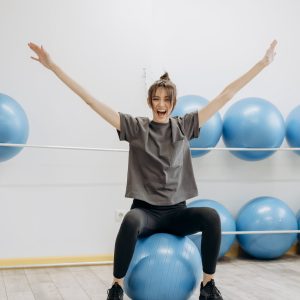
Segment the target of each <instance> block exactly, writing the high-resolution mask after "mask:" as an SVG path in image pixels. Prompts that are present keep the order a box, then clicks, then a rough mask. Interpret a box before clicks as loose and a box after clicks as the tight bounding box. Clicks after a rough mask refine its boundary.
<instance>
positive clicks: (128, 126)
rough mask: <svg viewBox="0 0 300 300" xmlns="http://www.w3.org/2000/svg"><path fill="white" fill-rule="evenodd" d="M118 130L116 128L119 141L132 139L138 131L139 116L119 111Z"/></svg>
mask: <svg viewBox="0 0 300 300" xmlns="http://www.w3.org/2000/svg"><path fill="white" fill-rule="evenodd" d="M119 115H120V130H117V132H118V135H119V139H120V141H127V142H130V141H132V140H133V139H134V138H135V137H136V136H137V135H138V134H139V131H140V122H139V118H134V117H132V116H131V115H128V114H123V113H120V112H119Z"/></svg>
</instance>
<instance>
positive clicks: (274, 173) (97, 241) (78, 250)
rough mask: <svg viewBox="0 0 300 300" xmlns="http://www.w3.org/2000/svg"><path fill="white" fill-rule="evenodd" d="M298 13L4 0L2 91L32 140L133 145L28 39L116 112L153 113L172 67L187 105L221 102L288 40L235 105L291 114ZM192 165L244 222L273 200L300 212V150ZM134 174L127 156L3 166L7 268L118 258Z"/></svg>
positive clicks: (88, 155)
mask: <svg viewBox="0 0 300 300" xmlns="http://www.w3.org/2000/svg"><path fill="white" fill-rule="evenodd" d="M299 13H300V3H299V1H297V0H287V1H286V0H273V1H272V0H255V1H253V0H252V1H250V0H249V1H248V0H247V1H246V0H243V1H240V0H227V1H221V0H218V1H217V0H210V1H208V0H207V1H204V0H202V1H200V0H186V1H178V0H177V1H174V0H173V1H171V0H164V1H161V0H160V1H158V0H152V1H150V0H148V1H139V0H129V1H122V0H113V1H112V0H107V1H104V0H101V1H99V0H85V1H84V0H75V1H67V0H61V1H59V0H52V1H47V0H45V1H38V0H27V1H18V0H0V36H1V47H0V53H1V55H0V66H1V68H0V70H1V71H0V92H1V93H5V94H8V95H10V96H11V97H13V98H14V99H16V100H17V101H18V102H19V103H20V104H21V105H22V106H23V107H24V109H25V110H26V112H27V115H28V118H29V122H30V137H29V140H28V143H29V144H47V145H72V146H87V147H88V146H91V147H105V148H127V145H126V143H120V142H119V141H118V138H117V134H116V132H115V131H114V129H113V128H111V127H110V126H109V125H108V124H106V123H105V122H104V121H103V120H101V119H100V118H99V117H98V116H97V115H96V114H95V113H94V112H93V111H91V110H90V109H89V108H88V107H87V106H86V105H85V104H84V103H82V101H81V100H80V99H78V97H77V96H76V95H74V94H73V93H72V92H70V91H69V90H68V89H67V88H65V87H64V86H63V84H61V83H60V82H59V81H58V80H57V79H56V78H55V76H53V74H51V72H49V71H48V70H46V69H44V68H42V67H41V66H40V65H39V64H38V63H36V62H34V61H31V60H30V59H29V57H30V55H31V52H30V51H29V49H28V48H27V42H29V41H34V42H37V43H41V44H43V45H44V46H45V48H46V49H47V50H48V51H49V52H50V53H51V55H52V57H53V58H54V59H55V60H56V62H57V63H58V64H60V65H61V66H62V67H63V68H64V69H65V70H66V71H67V72H68V73H69V74H71V75H72V76H73V77H74V78H75V79H76V80H78V81H79V82H80V83H81V84H82V85H83V86H85V87H86V88H87V89H88V90H89V91H91V92H92V93H93V94H94V95H95V96H96V97H98V98H99V99H101V100H102V99H103V101H105V102H106V103H107V104H109V105H111V106H112V107H113V108H114V109H116V110H118V111H122V112H126V113H131V114H133V115H146V116H150V111H149V109H148V107H147V105H146V86H147V85H148V84H149V83H151V82H152V80H156V79H157V78H158V77H159V75H160V74H161V73H162V72H163V71H164V70H168V71H169V73H170V75H171V76H172V79H173V80H174V81H175V82H176V84H177V87H178V90H179V95H185V94H198V95H201V96H203V97H206V98H208V99H212V98H213V97H214V96H215V95H217V93H218V92H220V91H221V90H222V88H223V87H225V85H227V84H228V83H229V82H230V81H231V80H233V79H235V78H236V77H238V76H239V75H241V74H242V73H243V72H245V71H246V70H247V69H248V68H250V67H251V66H252V65H253V64H254V63H255V62H256V61H257V60H258V59H260V58H261V57H262V56H263V54H264V52H265V50H266V48H267V47H268V45H269V43H270V42H271V41H272V39H273V38H277V39H278V41H279V45H278V55H277V57H276V60H275V62H274V63H273V64H272V65H271V66H269V67H268V68H267V69H266V70H264V71H263V73H262V74H260V75H259V76H258V77H257V78H256V79H255V80H254V81H253V82H252V83H250V84H249V85H248V86H247V87H245V88H244V89H243V91H241V92H240V93H239V94H238V95H237V96H236V97H235V98H234V99H233V100H232V103H234V102H235V101H237V100H238V99H241V98H243V97H248V96H259V97H263V98H265V99H268V100H270V101H271V102H273V103H274V104H275V105H276V106H277V107H278V109H279V110H280V111H281V112H282V114H283V116H284V117H286V115H287V114H288V113H289V112H290V111H291V110H292V109H293V108H294V107H295V106H296V105H298V104H299V99H300V93H299V86H300V85H299V76H298V68H299V66H300V58H299V53H300V43H299V40H298V39H299V36H300V29H299V28H300V26H299V21H298V17H299ZM145 77H146V78H145ZM229 106H230V104H229V105H227V106H226V107H225V108H224V109H223V110H222V111H221V114H222V115H223V114H224V112H225V111H226V110H227V109H228V107H229ZM222 145H223V143H222V141H220V143H219V146H222ZM283 146H284V145H283ZM193 162H194V170H195V175H196V179H197V183H198V186H199V198H210V199H215V200H218V201H220V202H221V203H223V204H224V205H225V206H226V207H227V208H229V209H230V210H231V211H232V213H233V214H236V213H237V211H238V210H239V208H240V207H241V206H242V205H243V204H244V203H246V202H247V201H248V200H249V199H251V198H253V197H257V196H262V195H271V196H275V197H278V198H281V199H283V200H284V201H286V202H287V203H288V204H289V205H290V207H291V208H292V209H293V210H294V211H295V212H296V211H297V210H298V209H299V208H300V204H299V202H300V187H298V183H299V179H300V174H299V171H298V170H299V167H300V157H299V156H297V155H295V154H293V153H287V152H278V153H276V154H275V155H273V156H272V157H270V158H268V159H266V160H263V161H260V162H246V161H242V160H239V159H237V158H235V157H233V156H231V155H230V154H229V153H227V152H211V153H210V154H208V155H206V156H204V157H202V158H198V159H194V161H193ZM126 171H127V153H115V152H111V153H107V152H87V151H70V150H45V149H30V148H26V149H25V150H23V151H22V152H21V153H20V154H19V155H18V156H16V157H15V158H13V159H11V160H9V161H6V162H2V163H1V165H0V208H1V215H0V216H1V217H0V237H1V241H2V242H1V247H0V258H10V257H12V258H13V257H35V256H57V255H58V256H68V255H89V254H106V253H112V252H113V245H114V239H115V235H116V232H117V229H118V226H119V224H118V223H116V222H115V219H114V214H115V210H116V209H128V208H129V206H130V199H126V200H125V198H124V192H125V184H126Z"/></svg>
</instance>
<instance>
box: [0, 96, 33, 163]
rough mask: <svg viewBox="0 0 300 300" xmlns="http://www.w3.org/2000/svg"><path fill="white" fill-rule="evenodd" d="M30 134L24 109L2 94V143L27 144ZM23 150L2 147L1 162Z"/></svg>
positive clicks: (0, 108) (0, 151)
mask: <svg viewBox="0 0 300 300" xmlns="http://www.w3.org/2000/svg"><path fill="white" fill-rule="evenodd" d="M28 132H29V124H28V119H27V117H26V114H25V111H24V110H23V108H22V107H21V106H20V104H18V102H17V101H15V100H14V99H12V98H11V97H9V96H7V95H4V94H0V143H9V144H25V143H26V141H27V138H28ZM21 150H22V148H19V147H1V146H0V162H1V161H5V160H8V159H11V158H12V157H14V156H15V155H17V154H18V153H19V152H20V151H21Z"/></svg>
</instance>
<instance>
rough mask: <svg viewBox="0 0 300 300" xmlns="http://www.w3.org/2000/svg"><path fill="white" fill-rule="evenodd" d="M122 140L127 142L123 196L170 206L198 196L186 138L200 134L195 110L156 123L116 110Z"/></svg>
mask: <svg viewBox="0 0 300 300" xmlns="http://www.w3.org/2000/svg"><path fill="white" fill-rule="evenodd" d="M119 115H120V119H121V128H120V131H118V134H119V138H120V140H121V141H124V140H125V141H127V142H129V161H128V174H127V187H126V194H125V196H126V197H128V198H136V199H140V200H143V201H146V202H148V203H150V204H153V205H172V204H176V203H179V202H182V201H185V200H186V199H189V198H192V197H195V196H197V195H198V190H197V186H196V182H195V178H194V172H193V168H192V161H191V154H190V150H189V143H188V140H190V139H192V138H196V137H198V135H199V122H198V112H197V111H195V112H192V113H188V114H186V115H184V116H183V117H175V118H170V120H169V122H168V123H165V124H163V123H157V122H154V121H150V120H149V118H144V117H137V118H135V117H132V116H131V115H128V114H123V113H119Z"/></svg>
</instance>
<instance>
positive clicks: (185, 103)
mask: <svg viewBox="0 0 300 300" xmlns="http://www.w3.org/2000/svg"><path fill="white" fill-rule="evenodd" d="M208 103H209V102H208V100H207V99H205V98H203V97H200V96H196V95H186V96H182V97H179V98H178V101H177V104H176V106H175V108H174V110H173V112H172V116H179V117H182V116H183V115H185V114H187V113H190V112H193V111H195V110H199V109H200V108H203V107H205V106H206V105H207V104H208ZM221 135H222V119H221V116H220V114H219V113H216V114H214V115H213V116H212V117H211V118H210V119H209V120H208V121H207V122H205V124H204V125H203V126H202V128H201V130H200V135H199V137H198V138H195V139H192V140H191V141H190V147H191V148H209V147H215V146H216V145H217V143H218V141H219V140H220V137H221ZM208 152H209V151H207V150H192V157H200V156H202V155H204V154H206V153H208Z"/></svg>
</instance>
